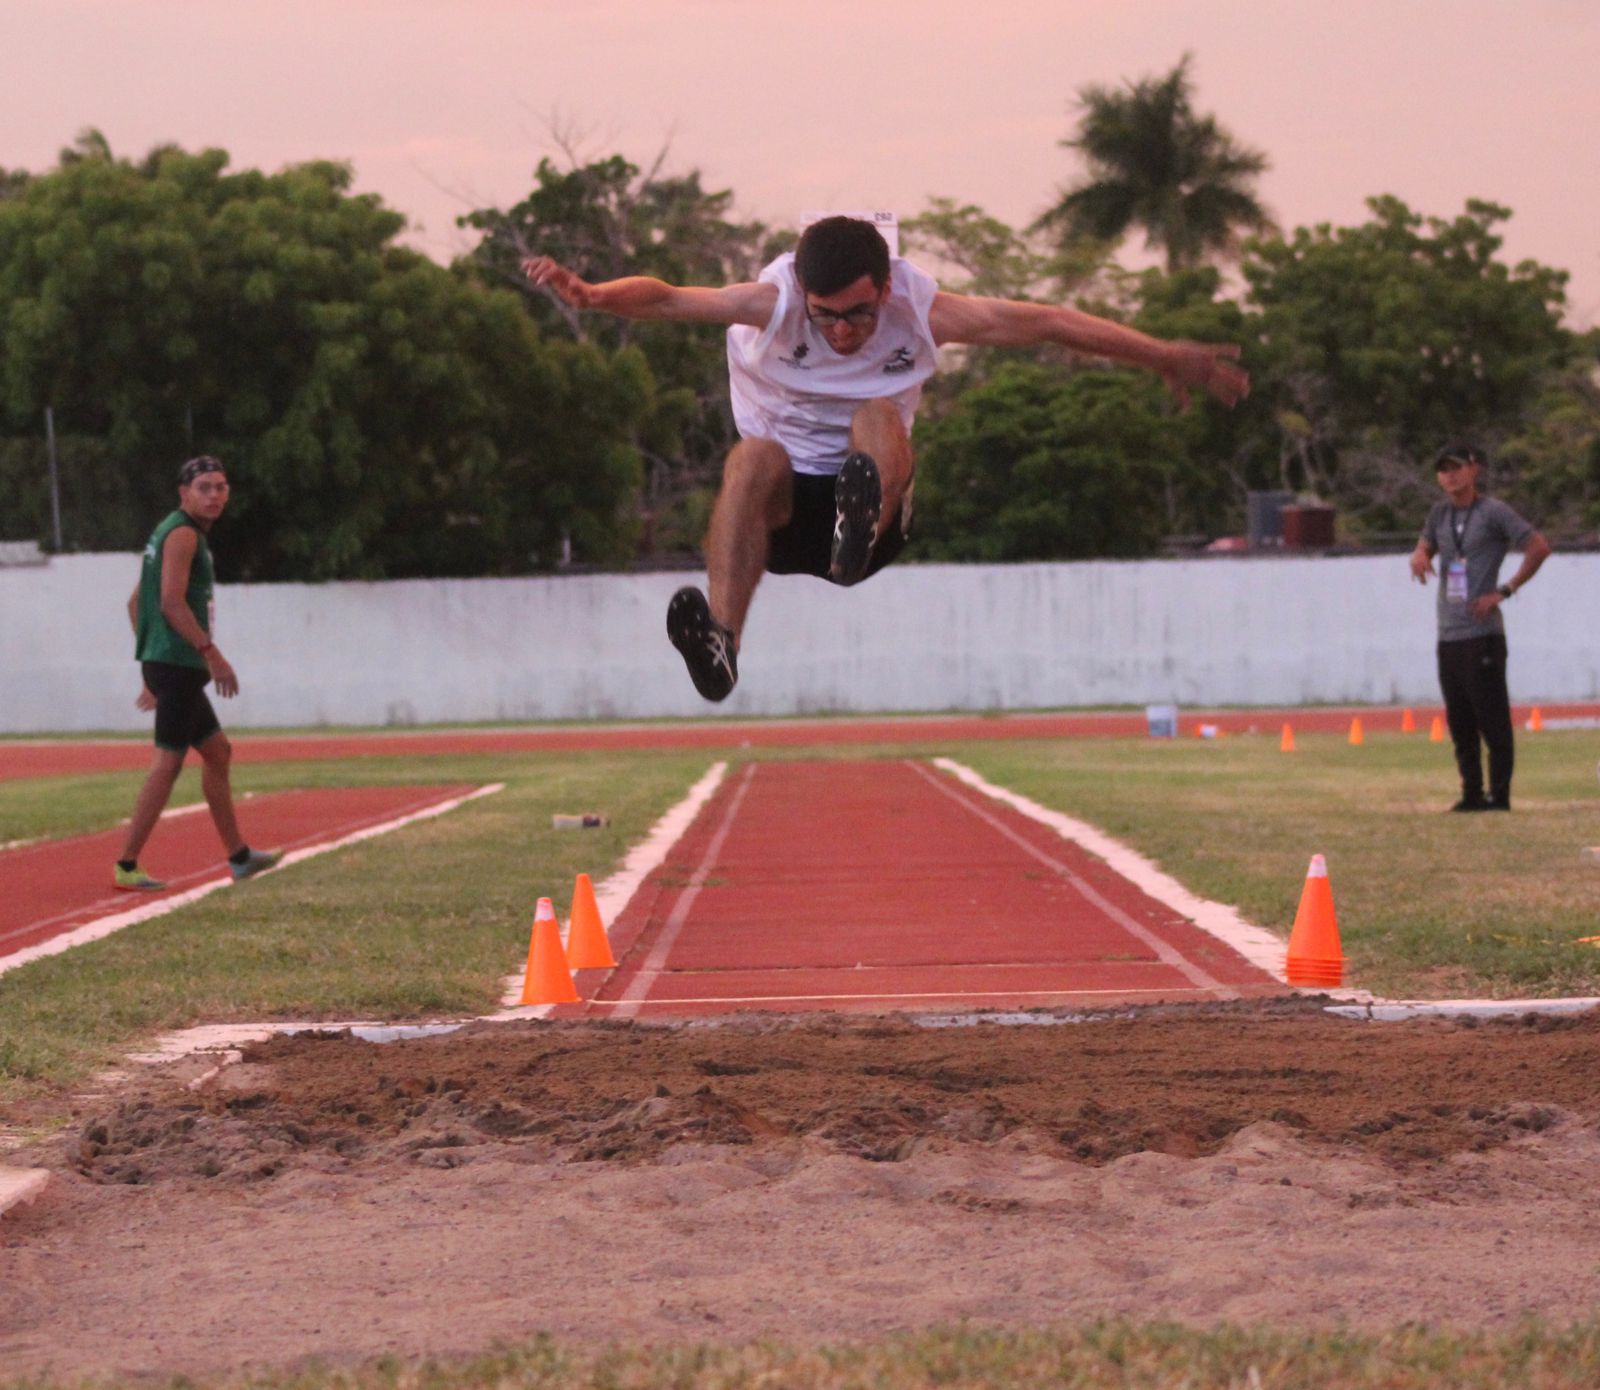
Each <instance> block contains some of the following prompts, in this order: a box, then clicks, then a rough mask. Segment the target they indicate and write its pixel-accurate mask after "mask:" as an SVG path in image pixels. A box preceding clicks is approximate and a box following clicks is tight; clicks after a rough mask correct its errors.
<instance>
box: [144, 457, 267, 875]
mask: <svg viewBox="0 0 1600 1390" xmlns="http://www.w3.org/2000/svg"><path fill="white" fill-rule="evenodd" d="M227 505H228V477H227V474H226V473H225V472H224V471H223V468H222V464H221V463H220V462H219V461H218V460H216V459H214V458H211V457H210V456H202V457H200V458H193V459H190V460H189V461H188V462H187V463H186V464H184V465H183V467H182V468H181V469H180V470H179V472H178V510H177V511H175V512H173V513H172V514H171V515H170V516H168V517H167V518H166V519H165V520H164V521H162V523H161V524H160V525H159V526H157V527H156V529H155V531H154V533H153V534H152V535H151V537H150V540H149V542H148V544H146V546H145V548H144V561H143V565H142V567H141V569H140V572H139V587H138V588H136V589H135V590H134V591H133V594H132V596H131V597H130V598H129V599H128V620H129V621H130V622H131V623H132V624H133V631H134V636H135V655H136V657H137V659H138V661H139V664H140V671H141V672H142V674H143V676H144V688H143V689H142V690H141V691H140V692H139V699H138V706H139V708H140V709H142V710H152V709H153V710H154V711H155V713H156V736H155V743H156V753H155V761H154V762H153V763H152V764H151V767H150V774H149V776H147V777H146V778H145V782H144V786H143V787H142V788H141V789H140V791H139V799H138V801H136V802H135V803H134V808H133V819H132V821H131V822H130V823H129V825H128V835H127V839H126V840H125V841H124V842H123V847H122V858H121V859H119V860H118V861H117V867H116V873H115V876H114V881H115V884H116V886H117V887H118V888H122V889H127V890H141V889H142V890H144V891H147V892H155V891H158V890H160V889H162V888H165V887H166V886H167V885H166V884H165V883H163V882H161V880H160V879H156V878H152V877H151V876H150V875H149V874H147V873H145V871H144V870H143V869H141V868H140V867H139V855H140V853H141V852H142V851H143V849H144V846H145V841H147V840H148V839H149V838H150V832H151V831H152V830H154V829H155V826H156V822H157V820H159V819H160V817H161V812H162V811H163V810H164V809H165V807H166V804H167V800H168V798H169V797H170V796H171V795H172V787H173V784H174V783H175V782H176V781H177V780H178V773H179V772H180V771H182V769H183V760H184V758H185V757H186V756H187V755H188V752H189V749H191V748H194V749H196V750H197V751H198V752H199V754H200V759H201V772H200V787H201V790H202V791H203V792H204V793H205V798H206V805H207V806H208V807H209V808H210V811H211V820H212V823H213V824H214V825H215V826H216V827H217V834H218V835H219V836H220V837H221V838H222V844H223V847H224V848H225V849H226V850H227V852H228V867H229V869H230V870H231V872H232V874H233V876H234V878H235V879H242V878H250V877H251V876H252V875H254V874H258V873H260V872H261V871H262V870H264V869H270V868H271V867H272V866H273V865H274V864H276V863H277V862H278V860H279V859H281V858H282V857H283V852H282V851H281V850H253V849H251V848H250V846H249V845H247V844H246V843H245V841H244V837H243V836H242V835H241V834H240V833H239V822H238V818H237V816H236V815H235V814H234V809H233V786H232V782H231V779H230V776H229V770H228V768H229V763H230V761H231V759H232V756H233V746H232V745H231V744H230V743H229V742H228V736H227V735H226V734H224V733H223V732H222V726H221V725H220V724H219V723H218V722H217V715H216V711H215V710H213V709H212V708H211V701H210V700H209V699H208V698H207V697H206V693H205V688H206V685H207V684H208V683H210V682H215V683H216V687H217V694H218V695H221V696H223V697H224V698H229V697H232V696H234V695H237V694H238V693H239V678H238V676H236V675H235V674H234V671H233V667H232V666H230V665H229V664H228V659H227V658H226V657H225V656H223V654H222V653H221V652H220V651H218V650H217V644H216V643H215V642H213V641H212V640H211V609H212V590H213V574H212V569H211V550H210V548H209V547H208V546H207V545H206V534H207V532H209V531H210V530H211V527H212V525H213V524H214V523H215V522H216V519H217V518H218V517H219V516H221V515H222V509H223V508H224V507H226V506H227Z"/></svg>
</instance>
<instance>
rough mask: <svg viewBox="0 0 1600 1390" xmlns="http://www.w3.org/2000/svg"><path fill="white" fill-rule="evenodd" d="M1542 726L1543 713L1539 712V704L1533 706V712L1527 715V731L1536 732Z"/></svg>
mask: <svg viewBox="0 0 1600 1390" xmlns="http://www.w3.org/2000/svg"><path fill="white" fill-rule="evenodd" d="M1542 728H1544V715H1542V714H1540V713H1539V706H1538V705H1535V706H1534V707H1533V713H1532V714H1530V715H1529V716H1528V732H1529V733H1530V734H1536V733H1538V732H1539V730H1541V729H1542Z"/></svg>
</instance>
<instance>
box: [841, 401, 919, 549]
mask: <svg viewBox="0 0 1600 1390" xmlns="http://www.w3.org/2000/svg"><path fill="white" fill-rule="evenodd" d="M850 448H851V449H852V450H853V451H855V450H859V451H860V452H861V453H863V454H871V455H872V461H873V462H874V463H875V464H877V465H878V481H879V482H880V483H881V484H882V486H883V508H882V510H881V512H880V513H879V515H880V516H881V517H883V518H884V519H885V520H887V518H889V517H891V516H893V515H894V514H895V509H896V508H897V507H899V506H900V505H901V504H902V503H906V504H907V506H908V508H909V501H908V499H909V495H910V492H911V483H912V478H913V476H914V474H915V470H916V462H915V460H914V459H913V458H912V454H911V439H910V436H908V435H907V434H906V427H905V426H904V425H903V424H901V422H900V412H899V411H898V410H896V409H895V407H894V404H893V403H892V402H890V401H886V400H876V401H864V402H863V403H862V405H861V408H860V409H859V410H857V411H856V413H855V416H854V418H853V419H852V420H851V421H850ZM878 534H879V536H880V538H881V537H882V534H883V528H882V524H881V523H880V525H879V529H878Z"/></svg>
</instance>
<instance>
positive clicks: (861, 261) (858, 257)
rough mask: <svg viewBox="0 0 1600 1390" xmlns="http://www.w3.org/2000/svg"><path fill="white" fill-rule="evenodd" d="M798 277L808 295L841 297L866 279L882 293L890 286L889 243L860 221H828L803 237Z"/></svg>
mask: <svg viewBox="0 0 1600 1390" xmlns="http://www.w3.org/2000/svg"><path fill="white" fill-rule="evenodd" d="M794 273H795V276H796V277H797V278H798V279H799V281H800V287H801V288H802V289H803V290H804V291H805V292H806V293H807V294H838V293H839V291H840V290H842V289H846V288H847V287H849V286H850V285H853V284H855V282H856V281H857V280H859V279H860V278H861V277H862V276H863V275H870V276H871V277H872V283H873V285H875V286H876V287H877V288H878V289H880V290H881V289H882V288H883V287H884V286H885V285H887V284H888V283H889V243H888V242H886V241H885V240H884V239H883V233H882V232H880V231H879V230H878V229H877V228H876V227H874V226H873V225H872V223H870V222H863V221H862V220H861V219H860V218H859V217H824V218H823V219H822V220H821V221H820V222H813V223H812V224H811V225H810V226H809V227H807V228H806V229H805V231H804V232H802V233H801V234H800V244H799V245H798V246H796V247H795V249H794Z"/></svg>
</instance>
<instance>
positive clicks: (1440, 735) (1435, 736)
mask: <svg viewBox="0 0 1600 1390" xmlns="http://www.w3.org/2000/svg"><path fill="white" fill-rule="evenodd" d="M1428 742H1429V743H1443V742H1444V720H1443V719H1441V718H1440V717H1439V716H1438V715H1437V714H1436V715H1434V716H1433V728H1431V729H1430V730H1429V731H1428Z"/></svg>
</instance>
